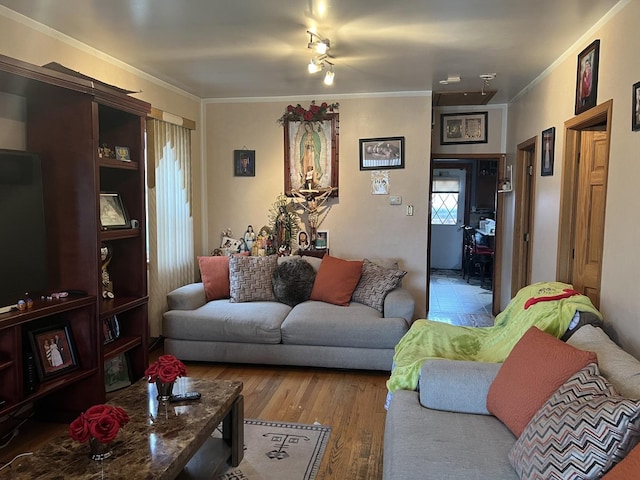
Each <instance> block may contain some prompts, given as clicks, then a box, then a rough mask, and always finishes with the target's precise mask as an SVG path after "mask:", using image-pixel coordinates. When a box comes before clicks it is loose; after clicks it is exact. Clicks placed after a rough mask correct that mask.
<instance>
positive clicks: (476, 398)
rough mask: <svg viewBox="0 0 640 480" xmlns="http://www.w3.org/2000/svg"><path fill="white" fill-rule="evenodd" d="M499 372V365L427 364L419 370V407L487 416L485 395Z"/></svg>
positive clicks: (434, 360) (460, 362)
mask: <svg viewBox="0 0 640 480" xmlns="http://www.w3.org/2000/svg"><path fill="white" fill-rule="evenodd" d="M499 369H500V364H499V363H485V362H470V361H465V360H446V359H432V360H427V361H425V362H424V363H423V364H422V368H421V370H420V381H419V383H418V386H419V391H420V403H421V404H422V406H424V407H427V408H432V409H435V410H446V411H449V412H462V413H476V414H482V415H488V414H489V412H488V411H487V392H488V391H489V386H490V385H491V382H493V380H494V378H495V377H496V375H497V373H498V370H499Z"/></svg>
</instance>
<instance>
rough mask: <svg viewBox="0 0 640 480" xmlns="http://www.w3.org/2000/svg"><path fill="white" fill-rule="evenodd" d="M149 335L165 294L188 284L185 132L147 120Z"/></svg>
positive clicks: (157, 327)
mask: <svg viewBox="0 0 640 480" xmlns="http://www.w3.org/2000/svg"><path fill="white" fill-rule="evenodd" d="M147 151H148V164H147V184H148V185H147V186H148V200H147V201H148V207H147V212H148V213H147V217H148V229H149V232H148V239H149V334H150V336H151V337H158V336H160V335H161V333H162V314H163V313H164V312H166V311H167V293H169V292H170V291H171V290H173V289H175V288H177V287H180V286H182V285H186V284H187V283H191V282H193V279H194V260H193V259H194V255H193V209H192V195H191V131H190V130H189V129H187V128H184V127H181V126H178V125H174V124H171V123H167V122H163V121H161V120H156V119H153V118H149V119H147Z"/></svg>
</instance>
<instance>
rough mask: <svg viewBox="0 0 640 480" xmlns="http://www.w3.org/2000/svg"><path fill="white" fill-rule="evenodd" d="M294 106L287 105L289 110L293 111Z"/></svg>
mask: <svg viewBox="0 0 640 480" xmlns="http://www.w3.org/2000/svg"><path fill="white" fill-rule="evenodd" d="M294 108H295V107H294V106H293V105H289V106H288V107H287V112H289V113H292V112H293V109H294Z"/></svg>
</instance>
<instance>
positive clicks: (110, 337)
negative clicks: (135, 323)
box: [102, 315, 120, 344]
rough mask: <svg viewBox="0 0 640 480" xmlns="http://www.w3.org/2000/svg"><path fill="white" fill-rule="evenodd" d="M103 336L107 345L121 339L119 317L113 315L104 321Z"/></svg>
mask: <svg viewBox="0 0 640 480" xmlns="http://www.w3.org/2000/svg"><path fill="white" fill-rule="evenodd" d="M102 334H103V337H104V343H105V344H107V343H111V342H113V341H114V340H116V339H118V338H120V323H119V322H118V317H116V316H115V315H111V316H110V317H107V318H105V319H104V320H102Z"/></svg>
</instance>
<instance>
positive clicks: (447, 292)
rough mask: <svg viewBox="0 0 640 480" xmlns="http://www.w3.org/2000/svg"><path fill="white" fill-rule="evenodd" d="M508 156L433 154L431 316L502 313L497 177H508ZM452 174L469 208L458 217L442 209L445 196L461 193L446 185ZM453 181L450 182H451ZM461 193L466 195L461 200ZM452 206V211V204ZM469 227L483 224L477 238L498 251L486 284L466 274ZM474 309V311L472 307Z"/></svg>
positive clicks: (461, 203) (429, 268) (429, 267)
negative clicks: (464, 256)
mask: <svg viewBox="0 0 640 480" xmlns="http://www.w3.org/2000/svg"><path fill="white" fill-rule="evenodd" d="M504 160H505V157H504V155H502V154H488V155H487V154H483V155H473V154H469V155H457V156H456V157H451V156H444V155H433V156H432V160H431V182H430V185H429V200H430V202H429V204H430V215H431V218H430V219H429V220H430V221H429V225H430V228H429V243H428V252H427V258H428V265H427V272H428V279H427V311H428V312H429V315H428V316H429V318H433V317H434V316H436V317H437V316H440V313H442V312H445V311H446V312H448V313H451V314H452V317H455V315H456V314H463V315H467V316H468V315H470V314H473V313H477V314H480V315H484V316H485V317H487V316H488V317H490V318H491V321H493V315H495V314H497V312H498V308H499V303H498V302H499V295H500V294H499V292H500V264H501V262H500V255H501V241H500V231H501V225H500V224H501V218H502V201H501V198H500V197H499V195H498V179H499V178H503V177H504V165H503V164H504ZM462 172H464V186H463V185H461V184H460V178H461V176H462ZM452 178H457V179H458V180H457V181H458V184H460V187H459V190H458V192H457V195H458V203H457V207H458V208H463V207H464V211H463V212H459V211H457V210H456V218H455V219H454V218H453V217H454V215H453V214H452V213H451V214H444V213H443V212H442V208H443V206H444V203H445V198H444V197H446V196H447V195H449V194H451V193H456V192H454V190H455V189H451V190H447V188H446V187H444V186H443V185H444V184H446V183H447V182H445V181H443V180H448V179H452ZM439 184H440V185H439ZM449 184H450V185H451V182H449ZM451 188H452V187H451ZM461 193H462V194H463V195H464V198H463V199H462V200H461V199H460V194H461ZM448 207H449V211H450V212H452V211H453V209H452V208H451V204H449V206H448ZM442 218H446V219H447V221H448V222H449V224H448V225H441V223H442ZM434 220H435V222H434ZM481 222H482V223H481ZM465 226H472V227H473V228H475V229H478V230H479V229H480V228H481V227H482V232H483V233H484V235H482V234H480V233H479V234H478V235H477V237H479V238H478V240H479V241H480V242H487V243H488V242H490V244H491V248H492V249H493V250H494V252H495V254H494V257H493V262H492V264H491V273H490V275H491V276H490V278H489V282H482V278H480V277H473V278H471V279H468V278H463V275H462V274H463V272H462V253H463V243H462V242H463V231H464V227H465ZM445 228H448V230H445ZM454 232H455V233H454ZM443 267H445V268H443ZM443 285H444V286H443ZM474 290H475V291H474ZM442 295H444V296H445V297H446V298H443V297H442ZM474 308H475V310H474V311H472V310H473V309H474ZM438 319H439V318H438ZM485 320H486V318H481V319H479V323H481V324H484V322H485ZM444 321H447V320H446V319H445V320H444Z"/></svg>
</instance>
